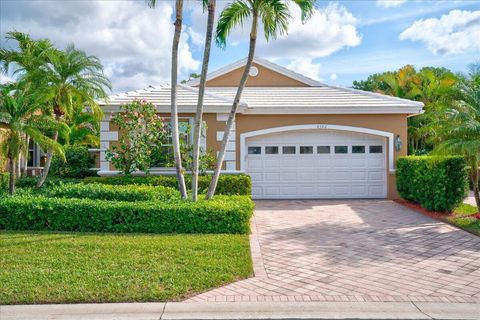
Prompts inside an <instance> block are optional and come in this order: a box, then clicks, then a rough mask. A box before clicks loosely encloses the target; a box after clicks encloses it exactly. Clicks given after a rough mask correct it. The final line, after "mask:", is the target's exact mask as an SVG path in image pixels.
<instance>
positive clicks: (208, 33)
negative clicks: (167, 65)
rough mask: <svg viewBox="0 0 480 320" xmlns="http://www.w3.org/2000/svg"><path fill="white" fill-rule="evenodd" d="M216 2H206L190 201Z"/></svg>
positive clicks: (195, 192)
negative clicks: (205, 29)
mask: <svg viewBox="0 0 480 320" xmlns="http://www.w3.org/2000/svg"><path fill="white" fill-rule="evenodd" d="M215 6H216V0H209V1H208V20H207V31H206V35H205V50H204V52H203V63H202V72H201V74H200V86H199V88H198V102H197V112H196V114H195V122H194V127H193V161H192V162H193V163H192V200H193V201H197V199H198V167H199V158H200V135H201V131H202V118H203V98H204V96H205V86H206V82H207V73H208V63H209V61H210V49H211V47H212V35H213V23H214V20H215Z"/></svg>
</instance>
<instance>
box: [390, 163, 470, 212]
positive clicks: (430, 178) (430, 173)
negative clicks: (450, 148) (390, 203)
mask: <svg viewBox="0 0 480 320" xmlns="http://www.w3.org/2000/svg"><path fill="white" fill-rule="evenodd" d="M396 175H397V190H398V192H399V194H400V196H401V197H402V198H404V199H407V200H410V201H414V202H417V203H419V204H420V205H421V206H422V207H424V208H426V209H428V210H433V211H442V212H451V211H453V210H454V209H455V208H456V207H457V206H458V205H459V204H461V203H462V201H463V199H465V196H466V190H467V187H468V174H467V164H466V161H465V159H464V158H463V157H459V156H452V157H438V156H435V157H432V156H409V157H402V158H400V159H398V161H397V171H396Z"/></svg>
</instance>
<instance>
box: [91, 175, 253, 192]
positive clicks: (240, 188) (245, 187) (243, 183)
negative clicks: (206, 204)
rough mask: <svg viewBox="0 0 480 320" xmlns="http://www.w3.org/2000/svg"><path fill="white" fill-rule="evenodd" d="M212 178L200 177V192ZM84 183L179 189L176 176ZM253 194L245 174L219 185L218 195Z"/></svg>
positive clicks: (97, 179) (225, 177)
mask: <svg viewBox="0 0 480 320" xmlns="http://www.w3.org/2000/svg"><path fill="white" fill-rule="evenodd" d="M210 180H211V176H210V175H205V176H203V175H202V176H200V177H199V182H198V186H199V190H200V192H206V190H207V189H208V185H209V184H210ZM191 181H192V179H191V176H190V175H186V176H185V182H186V184H187V187H189V188H190V186H191ZM82 182H83V183H102V184H110V185H131V184H139V185H152V186H165V187H171V188H178V184H177V177H176V176H140V177H138V176H113V177H88V178H85V179H83V180H82ZM251 192H252V183H251V181H250V177H249V176H247V175H245V174H240V175H221V176H220V179H219V181H218V185H217V191H216V194H218V195H250V194H251Z"/></svg>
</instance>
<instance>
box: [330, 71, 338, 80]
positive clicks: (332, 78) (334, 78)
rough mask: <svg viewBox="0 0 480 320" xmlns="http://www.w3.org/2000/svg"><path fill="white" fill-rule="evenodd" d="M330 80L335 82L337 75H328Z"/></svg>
mask: <svg viewBox="0 0 480 320" xmlns="http://www.w3.org/2000/svg"><path fill="white" fill-rule="evenodd" d="M330 80H332V81H335V80H337V74H336V73H332V74H331V75H330Z"/></svg>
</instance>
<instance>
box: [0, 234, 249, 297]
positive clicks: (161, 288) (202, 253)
mask: <svg viewBox="0 0 480 320" xmlns="http://www.w3.org/2000/svg"><path fill="white" fill-rule="evenodd" d="M0 266H1V268H0V283H1V284H2V285H1V288H2V289H1V290H0V304H33V303H35V304H38V303H85V302H147V301H178V300H182V299H184V298H187V297H190V296H192V295H194V294H196V293H199V292H203V291H205V290H208V289H210V288H214V287H218V286H221V285H224V284H226V283H229V282H233V281H236V280H239V279H243V278H246V277H248V276H249V275H251V273H252V266H251V258H250V253H249V242H248V236H247V235H146V234H121V235H120V234H87V233H49V232H5V231H0Z"/></svg>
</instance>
